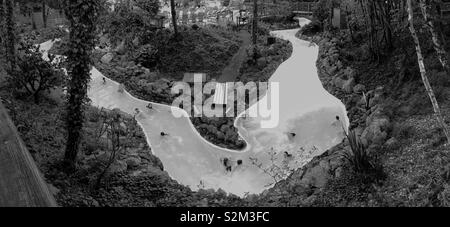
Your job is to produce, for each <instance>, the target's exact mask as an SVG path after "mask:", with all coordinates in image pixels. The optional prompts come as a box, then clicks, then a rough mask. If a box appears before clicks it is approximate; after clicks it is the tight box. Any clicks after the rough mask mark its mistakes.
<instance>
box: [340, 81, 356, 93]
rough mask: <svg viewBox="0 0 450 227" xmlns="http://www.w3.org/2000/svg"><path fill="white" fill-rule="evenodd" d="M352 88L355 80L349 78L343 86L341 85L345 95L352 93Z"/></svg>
mask: <svg viewBox="0 0 450 227" xmlns="http://www.w3.org/2000/svg"><path fill="white" fill-rule="evenodd" d="M354 86H355V79H353V78H350V79H348V80H347V81H345V82H344V84H343V85H342V90H344V91H345V92H347V93H352V92H353V87H354Z"/></svg>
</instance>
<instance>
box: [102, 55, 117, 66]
mask: <svg viewBox="0 0 450 227" xmlns="http://www.w3.org/2000/svg"><path fill="white" fill-rule="evenodd" d="M113 58H114V54H112V53H107V54H105V55H103V57H102V58H101V59H100V61H102V62H103V63H104V64H109V63H111V61H112V59H113Z"/></svg>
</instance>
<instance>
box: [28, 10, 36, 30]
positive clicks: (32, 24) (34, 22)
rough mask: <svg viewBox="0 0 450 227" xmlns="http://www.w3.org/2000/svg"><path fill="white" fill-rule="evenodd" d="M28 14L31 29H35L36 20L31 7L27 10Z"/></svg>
mask: <svg viewBox="0 0 450 227" xmlns="http://www.w3.org/2000/svg"><path fill="white" fill-rule="evenodd" d="M28 16H29V17H30V19H31V28H32V29H33V30H36V29H37V25H36V20H35V19H34V12H33V10H32V9H30V11H29V13H28Z"/></svg>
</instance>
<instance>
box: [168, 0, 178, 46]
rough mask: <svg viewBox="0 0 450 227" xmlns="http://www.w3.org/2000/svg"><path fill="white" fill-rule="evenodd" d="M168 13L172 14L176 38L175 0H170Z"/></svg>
mask: <svg viewBox="0 0 450 227" xmlns="http://www.w3.org/2000/svg"><path fill="white" fill-rule="evenodd" d="M170 14H172V24H173V32H174V34H175V38H176V37H177V36H178V28H177V13H176V11H175V0H170Z"/></svg>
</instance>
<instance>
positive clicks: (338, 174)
mask: <svg viewBox="0 0 450 227" xmlns="http://www.w3.org/2000/svg"><path fill="white" fill-rule="evenodd" d="M343 172H344V169H343V168H342V167H338V168H336V170H334V177H335V178H340V177H341V176H342V173H343Z"/></svg>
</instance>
